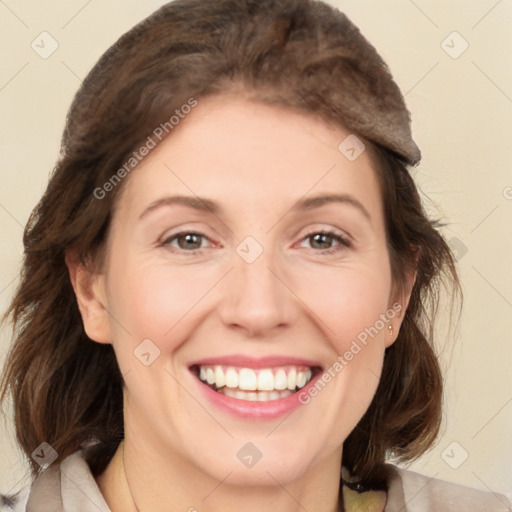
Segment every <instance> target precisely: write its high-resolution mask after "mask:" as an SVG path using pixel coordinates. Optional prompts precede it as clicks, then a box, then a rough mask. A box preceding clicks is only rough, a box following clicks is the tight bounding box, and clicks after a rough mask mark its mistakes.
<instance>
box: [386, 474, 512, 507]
mask: <svg viewBox="0 0 512 512" xmlns="http://www.w3.org/2000/svg"><path fill="white" fill-rule="evenodd" d="M388 467H389V471H390V479H389V481H388V485H389V489H388V499H387V504H386V508H385V509H384V511H385V512H398V511H401V512H427V511H432V512H512V504H511V503H510V501H509V500H508V499H507V498H506V497H505V496H503V495H502V494H498V493H494V492H486V491H480V490H477V489H473V488H471V487H466V486H465V485H460V484H455V483H452V482H448V481H446V480H440V479H436V478H432V477H429V476H426V475H422V474H420V473H415V472H413V471H408V470H405V469H401V468H398V467H396V466H392V465H389V466H388Z"/></svg>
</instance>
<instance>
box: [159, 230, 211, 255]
mask: <svg viewBox="0 0 512 512" xmlns="http://www.w3.org/2000/svg"><path fill="white" fill-rule="evenodd" d="M205 238H206V237H205V236H204V235H202V234H200V233H193V232H182V233H176V234H175V235H172V236H170V237H169V238H167V239H166V240H164V242H163V244H162V245H170V246H171V247H173V248H175V249H176V248H177V249H183V250H185V251H195V250H198V249H201V248H202V247H201V242H202V240H203V239H205ZM174 241H176V242H177V243H178V246H177V247H176V245H173V244H172V242H174Z"/></svg>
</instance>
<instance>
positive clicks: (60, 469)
mask: <svg viewBox="0 0 512 512" xmlns="http://www.w3.org/2000/svg"><path fill="white" fill-rule="evenodd" d="M419 159H420V152H419V149H418V148H417V146H416V144H415V143H414V141H413V140H412V138H411V133H410V124H409V114H408V112H407V109H406V107H405V104H404V101H403V97H402V95H401V93H400V91H399V90H398V88H397V86H396V84H395V83H394V81H393V79H392V77H391V75H390V74H389V72H388V70H387V68H386V66H385V64H384V63H383V61H382V59H381V58H380V57H379V56H378V54H377V53H376V52H375V50H374V48H373V47H372V46H371V45H370V44H369V43H368V42H367V41H366V40H365V39H364V38H363V37H362V36H361V34H360V33H359V31H358V30H357V28H356V27H355V26H354V25H353V24H352V23H351V22H350V21H349V20H348V19H347V18H346V17H345V16H344V15H343V14H341V13H339V12H338V11H336V10H334V9H332V8H331V7H329V6H327V5H326V4H323V3H320V2H309V1H306V0H262V1H249V0H245V1H233V0H219V1H216V2H204V1H202V0H201V1H199V0H178V1H176V2H172V3H169V4H167V5H166V6H164V7H162V8H161V9H160V10H159V11H157V12H156V13H154V14H153V15H152V16H150V17H149V18H148V19H146V20H144V21H143V22H141V23H140V24H139V25H137V26H136V27H134V28H133V29H132V30H130V31H129V32H128V33H127V34H125V35H124V36H123V37H122V38H121V39H120V40H119V41H118V42H117V43H116V44H115V45H114V46H113V47H112V48H110V49H109V51H107V52H106V53H105V55H104V56H103V57H102V58H101V59H100V61H99V62H98V64H97V65H96V66H95V67H94V69H93V70H92V71H91V73H90V74H89V76H88V77H87V78H86V80H85V81H84V83H83V85H82V87H81V89H80V91H79V92H78V94H77V95H76V98H75V100H74V102H73V105H72V106H71V110H70V112H69V115H68V120H67V125H66V128H65V131H64V136H63V140H62V153H61V157H60V159H59V161H58V162H57V166H56V169H55V172H54V174H53V176H52V178H51V180H50V183H49V185H48V189H47V191H46V193H45V194H44V196H43V198H42V200H41V202H40V203H39V205H38V206H37V207H36V209H35V210H34V212H33V215H32V217H31V219H30V220H29V223H28V226H27V229H26V232H25V238H24V243H25V261H24V273H23V279H22V282H21V284H20V288H19V290H18V292H17V294H16V296H15V298H14V300H13V303H12V305H11V308H10V310H9V312H8V313H10V314H12V316H13V320H14V323H15V325H16V326H17V332H16V339H15V344H14V346H13V349H12V352H11V354H10V356H9V359H8V361H7V364H6V372H5V378H4V385H3V393H4V396H5V395H6V393H7V392H8V391H10V392H11V393H12V395H13V398H14V404H15V413H16V424H17V436H18V440H19V442H20V445H21V446H22V448H23V450H24V451H25V453H26V454H27V456H28V457H30V462H31V464H32V469H33V472H34V475H36V474H37V478H36V479H35V482H34V484H33V487H32V490H31V494H30V497H29V501H28V505H27V511H29V512H32V511H37V512H42V511H46V510H52V511H55V510H65V511H69V510H78V509H79V510H81V511H87V510H91V511H92V510H104V511H106V510H112V511H113V512H117V511H128V510H130V511H137V510H140V511H144V510H151V511H153V512H158V511H160V510H167V511H168V510H173V511H174V510H189V511H194V510H198V511H212V512H214V511H218V510H244V511H248V512H251V511H253V510H254V511H256V510H258V511H261V510H279V511H290V512H291V511H296V510H299V509H301V510H311V511H312V510H318V511H320V510H321V511H337V510H345V511H355V510H358V511H359V510H367V511H370V510H371V511H382V510H385V511H386V512H390V511H398V510H410V511H414V510H418V511H419V510H422V511H423V510H432V511H436V512H440V511H455V510H456V511H457V512H460V511H463V510H472V511H477V510H482V511H483V510H485V511H486V512H490V511H501V510H507V502H506V500H505V498H504V497H502V496H497V495H495V494H492V493H484V492H480V491H476V490H472V489H468V488H465V487H462V486H458V485H454V484H449V483H446V482H442V481H436V480H430V479H428V478H426V477H422V476H421V475H417V474H414V473H411V472H407V471H403V470H399V469H398V468H396V467H395V466H393V465H391V464H387V463H386V460H387V459H386V457H387V456H393V457H394V458H395V459H396V460H401V461H406V460H411V459H413V458H414V457H417V456H419V455H420V454H422V453H424V452H425V450H427V448H429V447H430V446H431V445H432V443H433V442H434V440H435V438H436V435H437V432H438V429H439V423H440V418H441V393H442V379H441V375H440V371H439V365H438V362H437V359H436V355H435V353H434V351H433V349H432V343H433V340H432V321H433V314H429V308H430V309H431V310H432V311H433V312H435V307H436V305H437V302H438V290H439V285H440V283H441V282H442V281H443V280H444V281H445V282H446V283H448V284H450V285H452V286H453V290H454V293H455V294H457V293H460V287H459V282H458V278H457V272H456V269H455V264H454V260H453V257H452V254H451V252H450V249H449V248H448V246H447V245H446V243H445V241H444V239H443V237H442V236H441V235H440V234H439V233H438V231H437V229H436V228H437V227H438V224H437V223H436V222H435V221H432V220H429V219H428V218H427V216H426V215H425V213H424V211H423V209H422V206H421V202H420V199H419V195H418V192H417V190H416V187H415V185H414V182H413V180H412V178H411V177H410V175H409V173H408V170H407V166H408V165H415V164H416V163H418V161H419ZM187 246H188V247H187ZM42 468H43V470H42V471H41V469H42ZM416 490H418V492H416ZM415 494H417V496H415Z"/></svg>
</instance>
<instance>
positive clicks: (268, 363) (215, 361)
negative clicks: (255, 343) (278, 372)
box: [188, 354, 322, 369]
mask: <svg viewBox="0 0 512 512" xmlns="http://www.w3.org/2000/svg"><path fill="white" fill-rule="evenodd" d="M213 365H222V366H234V367H238V368H253V369H258V368H274V367H278V366H288V365H295V366H309V367H319V368H322V365H321V364H320V363H319V362H318V361H313V360H312V359H302V358H299V357H293V356H266V357H251V356H247V355H241V354H233V355H229V356H220V357H209V358H206V359H200V360H198V361H194V362H192V363H190V364H189V365H188V367H189V369H190V368H192V367H193V366H213Z"/></svg>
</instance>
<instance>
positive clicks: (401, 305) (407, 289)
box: [386, 246, 419, 347]
mask: <svg viewBox="0 0 512 512" xmlns="http://www.w3.org/2000/svg"><path fill="white" fill-rule="evenodd" d="M411 250H412V251H413V254H414V258H415V266H414V271H410V272H408V273H407V276H406V282H405V286H404V289H403V290H402V292H401V293H400V294H399V296H395V300H394V302H393V303H392V304H391V306H390V307H392V308H393V309H394V310H395V312H396V315H395V316H394V318H393V319H392V320H391V321H390V322H389V326H390V327H391V329H389V327H388V329H387V331H388V332H387V334H386V347H389V346H390V345H392V344H393V343H394V342H395V341H396V339H397V337H398V333H399V331H400V327H401V325H402V322H403V321H404V318H405V312H406V310H407V307H408V306H409V301H410V299H411V295H412V290H413V288H414V283H415V282H416V276H417V275H418V255H419V251H418V248H417V247H415V246H411Z"/></svg>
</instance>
